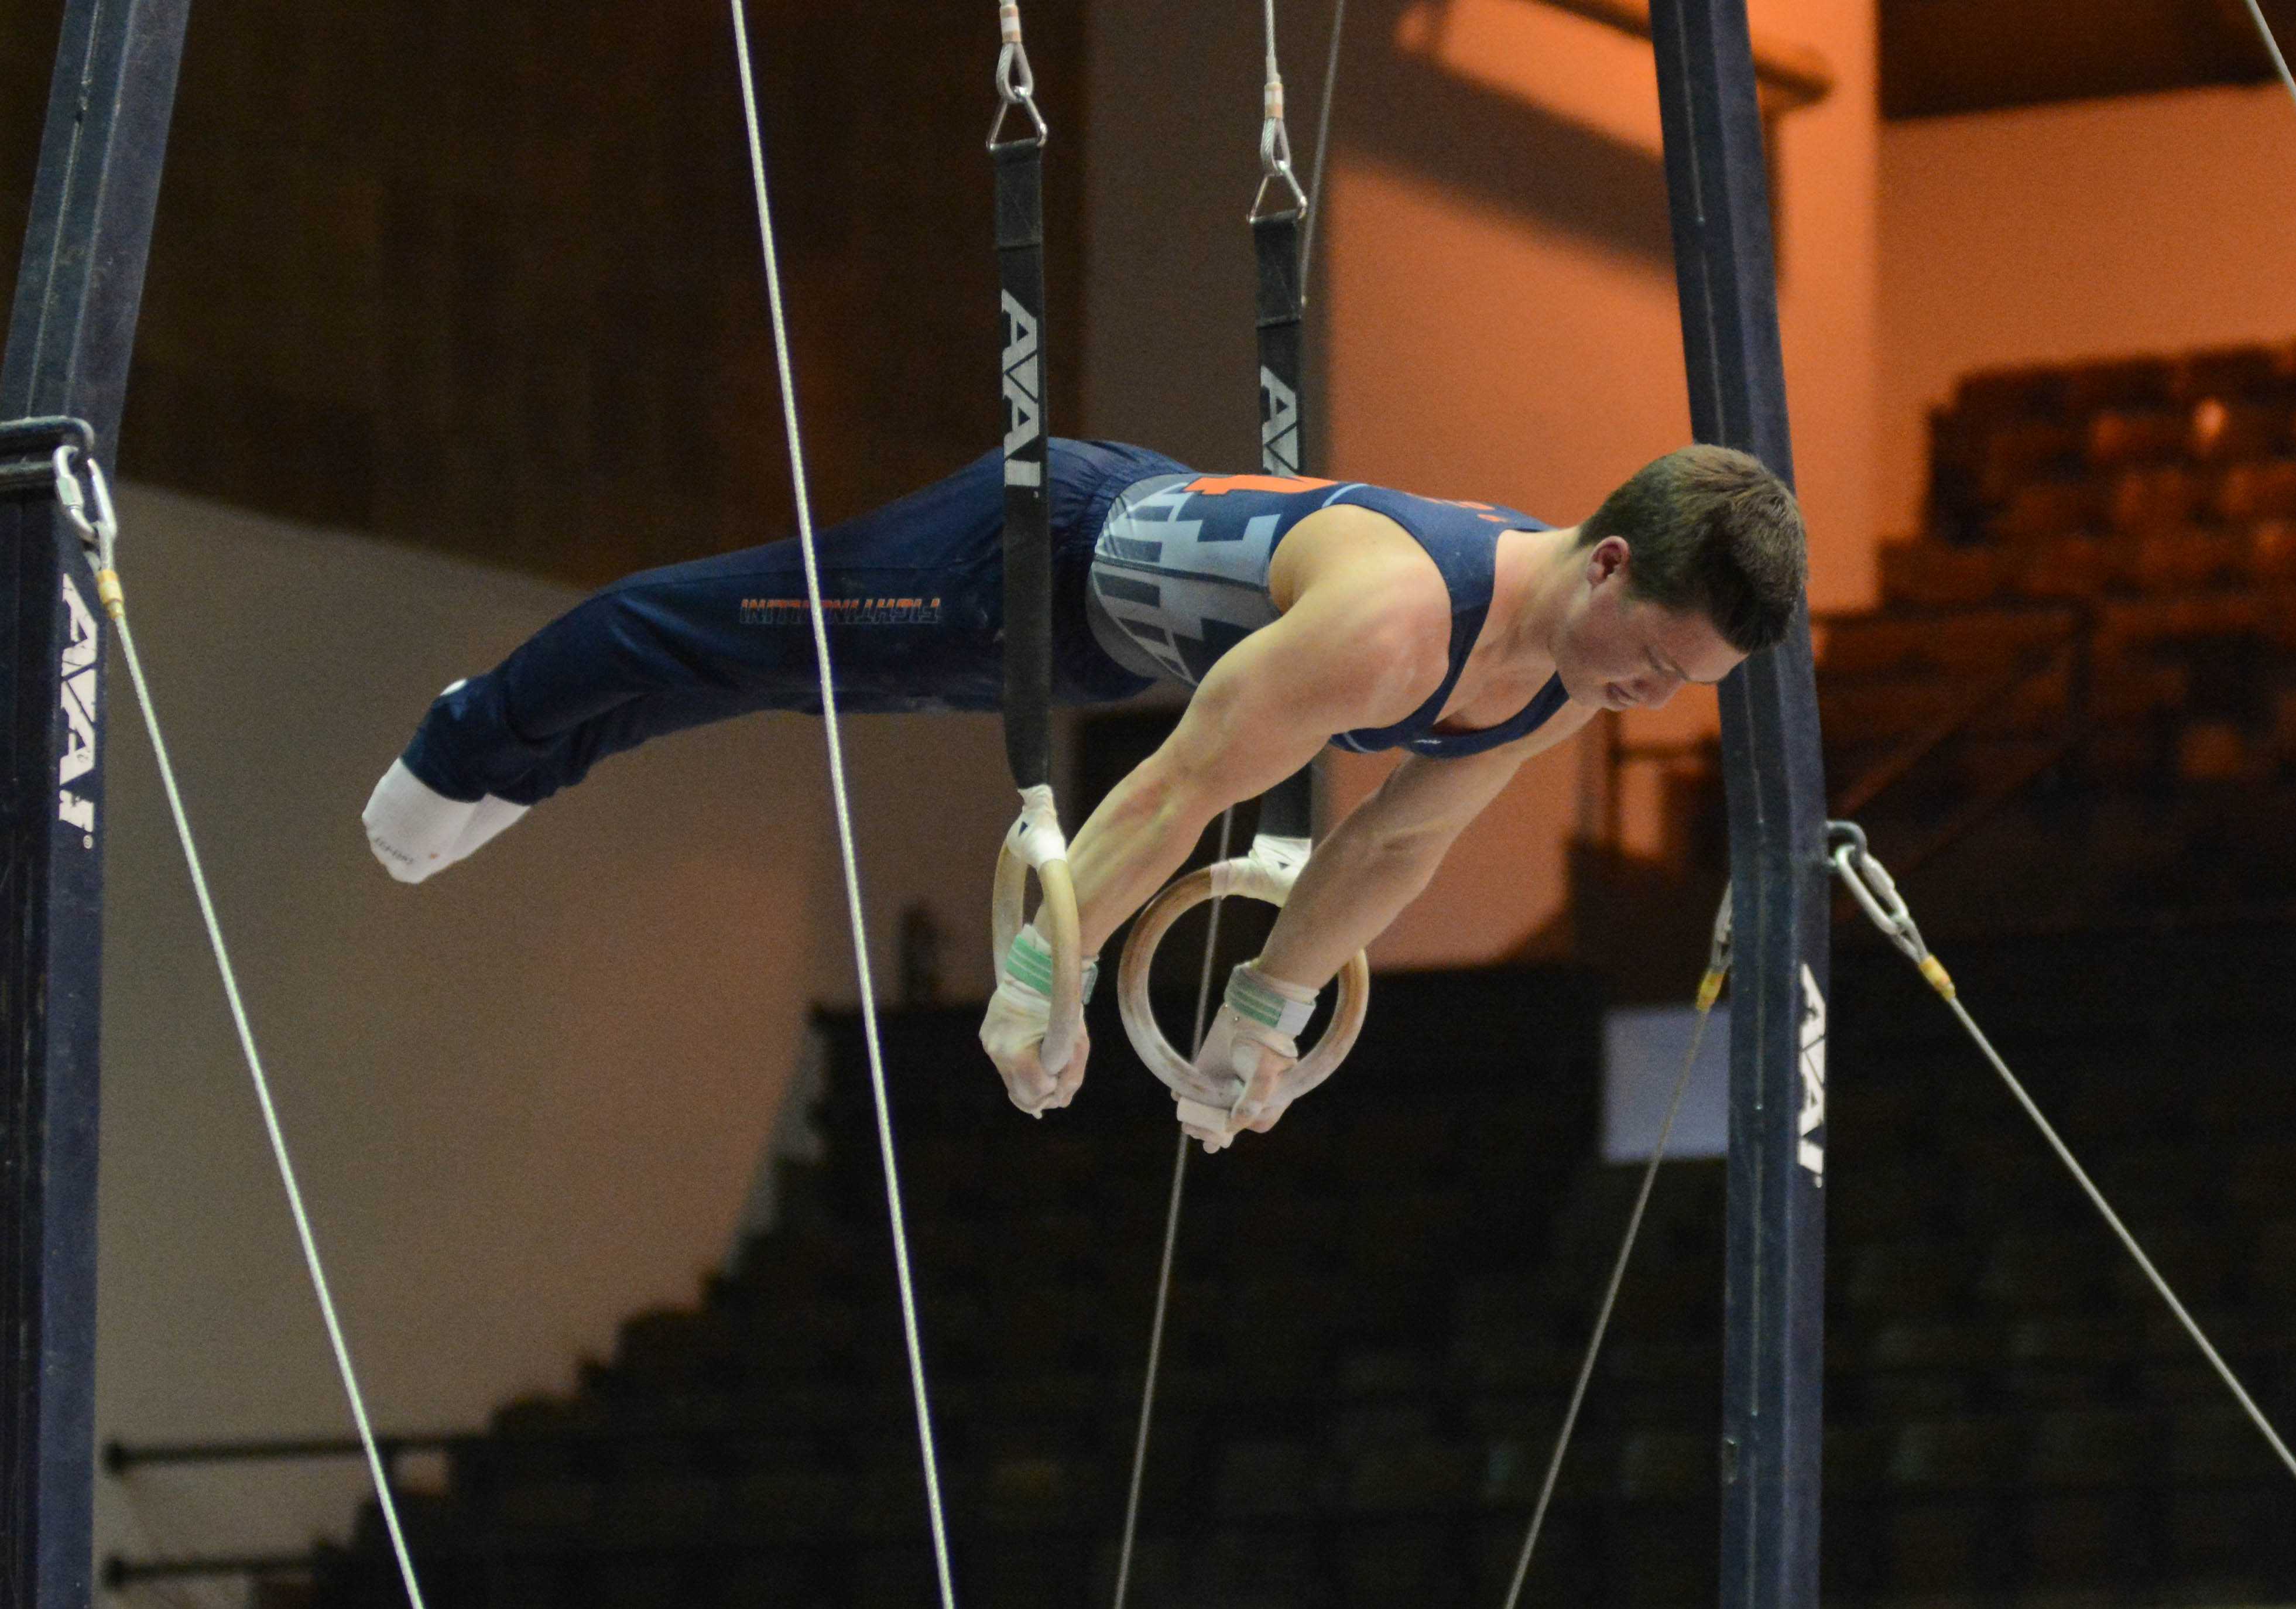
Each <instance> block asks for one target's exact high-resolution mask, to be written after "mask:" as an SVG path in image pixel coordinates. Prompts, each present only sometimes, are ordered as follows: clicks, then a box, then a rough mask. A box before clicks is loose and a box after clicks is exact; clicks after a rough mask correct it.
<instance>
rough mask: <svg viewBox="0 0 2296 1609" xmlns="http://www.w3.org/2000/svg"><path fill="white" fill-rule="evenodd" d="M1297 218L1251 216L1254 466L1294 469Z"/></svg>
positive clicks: (1297, 446)
mask: <svg viewBox="0 0 2296 1609" xmlns="http://www.w3.org/2000/svg"><path fill="white" fill-rule="evenodd" d="M1251 243H1252V247H1253V250H1254V252H1255V254H1256V255H1257V256H1258V258H1259V467H1260V468H1261V469H1262V470H1263V471H1264V472H1267V473H1268V474H1271V475H1296V474H1298V473H1299V472H1300V463H1301V461H1302V458H1303V452H1302V447H1301V442H1300V314H1301V311H1302V302H1301V297H1300V214H1299V213H1298V212H1296V211H1293V212H1271V213H1269V214H1268V215H1267V217H1265V218H1254V219H1252V220H1251Z"/></svg>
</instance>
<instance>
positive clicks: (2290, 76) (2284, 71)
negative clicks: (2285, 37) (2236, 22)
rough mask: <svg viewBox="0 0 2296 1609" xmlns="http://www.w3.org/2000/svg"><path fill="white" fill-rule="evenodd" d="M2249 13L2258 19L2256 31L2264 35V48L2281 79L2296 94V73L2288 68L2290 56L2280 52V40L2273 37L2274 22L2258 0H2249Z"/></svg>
mask: <svg viewBox="0 0 2296 1609" xmlns="http://www.w3.org/2000/svg"><path fill="white" fill-rule="evenodd" d="M2248 14H2249V15H2250V16H2251V17H2253V18H2255V19H2256V31H2257V32H2258V33H2259V34H2261V35H2262V36H2263V37H2264V48H2265V49H2266V51H2267V52H2268V53H2270V54H2271V57H2272V65H2273V67H2274V68H2275V69H2276V70H2277V71H2278V72H2279V74H2280V81H2281V82H2282V83H2283V84H2285V85H2286V86H2288V93H2289V94H2292V95H2296V73H2291V72H2290V71H2289V70H2288V58H2287V57H2286V56H2284V55H2282V54H2281V53H2280V41H2279V40H2277V39H2276V38H2274V37H2272V24H2271V23H2270V22H2269V21H2267V20H2266V18H2265V15H2264V7H2263V6H2262V5H2260V4H2258V3H2257V0H2248Z"/></svg>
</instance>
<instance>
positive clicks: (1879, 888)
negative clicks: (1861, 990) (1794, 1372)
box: [1825, 821, 1954, 999]
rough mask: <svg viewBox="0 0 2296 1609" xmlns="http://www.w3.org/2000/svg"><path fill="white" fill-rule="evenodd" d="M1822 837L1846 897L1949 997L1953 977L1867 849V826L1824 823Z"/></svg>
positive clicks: (1894, 881) (1894, 882) (1893, 882)
mask: <svg viewBox="0 0 2296 1609" xmlns="http://www.w3.org/2000/svg"><path fill="white" fill-rule="evenodd" d="M1825 837H1826V841H1827V842H1828V843H1830V844H1831V845H1833V849H1832V851H1831V853H1830V854H1829V855H1828V856H1827V858H1828V859H1830V860H1831V861H1832V862H1833V869H1834V871H1835V873H1836V874H1839V875H1840V877H1841V881H1842V882H1844V883H1845V884H1847V885H1848V887H1849V897H1850V898H1851V899H1855V900H1857V903H1858V905H1859V906H1860V907H1863V908H1864V910H1865V912H1866V915H1867V916H1869V917H1871V918H1872V919H1873V923H1874V926H1875V927H1878V928H1880V929H1881V930H1882V934H1883V936H1884V937H1886V938H1887V939H1888V940H1890V943H1892V944H1894V945H1896V946H1897V947H1898V948H1899V949H1900V950H1902V951H1904V952H1905V954H1906V956H1907V958H1908V959H1910V960H1911V961H1912V962H1913V963H1914V965H1915V966H1917V967H1919V968H1920V969H1921V973H1922V976H1923V977H1924V978H1926V979H1928V980H1929V983H1930V987H1931V988H1932V989H1936V990H1937V991H1938V993H1939V994H1941V995H1943V996H1945V997H1946V998H1948V999H1951V998H1952V997H1953V995H1954V984H1953V979H1952V977H1951V976H1950V975H1949V974H1948V973H1947V972H1946V970H1945V965H1944V964H1943V963H1942V962H1940V961H1939V959H1938V958H1937V957H1936V956H1933V955H1931V953H1930V947H1929V943H1928V941H1927V940H1924V939H1923V937H1922V930H1921V929H1920V928H1918V927H1916V926H1915V925H1914V914H1913V912H1911V911H1910V910H1908V909H1907V908H1906V897H1905V896H1904V895H1903V894H1900V893H1899V892H1898V882H1897V879H1895V878H1893V877H1891V876H1890V873H1889V868H1887V867H1886V866H1883V865H1882V863H1881V862H1880V861H1878V860H1876V859H1874V855H1873V851H1872V850H1869V849H1867V848H1866V829H1865V828H1863V827H1861V826H1859V825H1857V823H1856V822H1854V821H1829V822H1827V823H1826V824H1825Z"/></svg>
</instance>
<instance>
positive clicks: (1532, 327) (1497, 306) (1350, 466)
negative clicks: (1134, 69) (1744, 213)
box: [1324, 0, 1876, 965]
mask: <svg viewBox="0 0 2296 1609" xmlns="http://www.w3.org/2000/svg"><path fill="white" fill-rule="evenodd" d="M1357 19H1360V21H1361V22H1362V24H1363V32H1362V33H1361V34H1359V35H1358V37H1357V43H1356V46H1355V48H1354V49H1353V50H1352V51H1351V52H1350V54H1349V67H1348V72H1349V75H1350V77H1349V78H1348V79H1347V80H1346V83H1345V87H1344V88H1343V90H1342V99H1341V114H1340V117H1341V140H1340V141H1339V142H1338V143H1337V155H1336V158H1335V168H1334V176H1333V182H1332V184H1331V194H1330V198H1329V199H1330V204H1329V207H1328V209H1327V213H1326V217H1325V219H1324V223H1325V225H1326V227H1327V228H1328V230H1329V235H1328V241H1329V248H1330V250H1329V255H1328V258H1327V265H1328V270H1329V277H1328V278H1327V279H1326V280H1325V282H1324V283H1326V285H1327V286H1328V287H1329V299H1330V300H1329V306H1328V308H1327V311H1326V316H1327V318H1328V320H1329V323H1330V328H1329V330H1328V332H1327V339H1328V341H1329V343H1330V356H1329V362H1330V365H1331V374H1332V380H1331V396H1332V400H1331V421H1332V423H1331V428H1332V433H1333V454H1332V467H1333V472H1336V473H1341V474H1345V475H1349V476H1357V477H1361V478H1363V479H1365V480H1378V481H1387V482H1391V483H1395V484H1399V485H1402V486H1404V487H1406V488H1411V489H1415V490H1423V491H1426V492H1430V493H1434V494H1437V495H1442V496H1456V497H1479V498H1486V499H1489V500H1492V501H1499V502H1506V503H1512V504H1514V505H1518V506H1521V507H1522V508H1525V509H1528V510H1529V511H1530V512H1532V513H1538V514H1540V515H1542V516H1543V517H1545V518H1547V519H1550V520H1553V521H1555V522H1557V523H1567V522H1570V521H1576V520H1579V519H1581V518H1583V517H1584V516H1585V515H1586V514H1587V513H1590V512H1591V511H1592V510H1593V508H1594V506H1595V504H1596V503H1598V502H1599V501H1600V500H1601V498H1602V497H1603V494H1604V493H1605V492H1606V491H1608V490H1609V489H1610V488H1611V486H1613V485H1614V484H1616V483H1617V482H1618V481H1619V480H1621V479H1623V478H1624V477H1625V476H1626V475H1627V474H1628V473H1629V472H1632V471H1633V470H1634V469H1635V468H1636V467H1637V466H1638V465H1640V464H1643V463H1644V462H1645V461H1646V460H1648V459H1649V458H1651V457H1653V456H1656V455H1658V454H1660V453H1662V452H1664V451H1667V450H1668V449H1669V448H1670V447H1676V446H1678V445H1680V444H1681V442H1682V441H1683V440H1685V439H1686V438H1687V436H1688V432H1689V415H1688V405H1687V402H1686V400H1685V383H1684V378H1683V371H1682V346H1681V337H1680V333H1679V324H1678V317H1677V308H1676V299H1675V283H1674V270H1673V259H1672V246H1671V241H1670V236H1669V226H1668V221H1667V216H1666V192H1665V176H1664V170H1663V166H1662V160H1661V144H1660V136H1659V119H1658V95H1657V89H1656V86H1655V83H1654V80H1653V78H1652V71H1651V58H1650V51H1649V47H1648V46H1647V45H1643V44H1641V43H1639V42H1637V41H1635V40H1632V39H1629V38H1626V37H1622V36H1620V35H1617V34H1614V33H1611V32H1610V31H1608V30H1606V29H1601V28H1599V27H1596V26H1595V25H1594V24H1592V23H1588V22H1586V21H1581V20H1579V19H1578V18H1575V17H1570V16H1567V15H1564V14H1562V13H1560V12H1554V11H1552V10H1549V9H1547V8H1544V7H1540V6H1536V5H1531V4H1524V3H1523V0H1419V3H1417V4H1400V5H1398V4H1387V5H1384V6H1382V5H1380V4H1368V5H1363V6H1360V7H1358V8H1357ZM1753 21H1754V25H1755V27H1756V29H1758V30H1760V31H1764V32H1767V33H1769V34H1773V35H1775V36H1776V37H1778V38H1780V39H1781V40H1784V41H1790V42H1792V43H1794V44H1797V45H1802V46H1805V47H1808V48H1810V49H1815V50H1816V51H1817V52H1818V53H1821V54H1822V55H1824V56H1825V58H1826V59H1827V61H1828V62H1830V63H1831V64H1832V66H1833V70H1834V73H1835V75H1836V77H1837V79H1838V84H1839V86H1838V87H1837V89H1836V90H1835V92H1834V94H1833V97H1832V98H1831V99H1830V100H1829V101H1827V102H1826V103H1825V104H1823V105H1822V106H1820V107H1817V108H1816V109H1813V110H1811V111H1804V112H1801V113H1798V114H1796V115H1794V116H1792V117H1791V118H1788V119H1785V120H1784V121H1783V123H1781V124H1779V125H1778V126H1777V127H1776V136H1775V137H1776V138H1777V139H1778V141H1779V150H1778V157H1777V163H1776V168H1777V171H1778V173H1779V175H1780V177H1781V183H1780V195H1779V198H1778V203H1779V215H1780V220H1781V242H1780V259H1781V262H1782V264H1783V272H1782V281H1783V283H1782V286H1781V293H1780V294H1781V302H1780V314H1781V319H1782V323H1783V328H1784V346H1785V357H1786V372H1787V383H1788V388H1789V395H1790V398H1791V400H1792V408H1793V420H1794V437H1795V457H1796V465H1797V469H1798V471H1799V476H1800V487H1801V490H1802V494H1803V498H1804V501H1805V504H1806V505H1807V508H1808V513H1809V517H1810V521H1811V529H1812V535H1813V551H1812V570H1813V576H1812V592H1813V595H1814V598H1815V599H1816V602H1817V603H1819V604H1820V605H1821V606H1825V605H1838V604H1843V603H1854V602H1857V601H1860V600H1862V599H1864V598H1865V597H1866V596H1867V595H1869V594H1870V591H1871V587H1872V580H1871V571H1872V558H1871V550H1872V546H1873V542H1874V502H1873V497H1874V492H1873V484H1872V474H1871V466H1872V462H1873V450H1872V449H1873V433H1874V401H1873V362H1874V350H1875V343H1876V335H1875V318H1876V314H1875V308H1874V289H1875V282H1874V250H1875V238H1874V142H1875V138H1876V120H1875V116H1874V110H1873V108H1874V95H1873V85H1874V61H1873V39H1872V35H1873V9H1872V6H1871V4H1866V3H1860V4H1839V3H1834V4H1821V3H1819V0H1771V3H1770V4H1757V5H1756V6H1755V8H1754V14H1753ZM1350 26H1351V27H1352V26H1355V21H1353V20H1351V22H1350ZM1713 718H1714V716H1713V702H1712V698H1711V696H1710V695H1704V694H1698V693H1697V692H1696V691H1695V690H1694V689H1693V690H1692V691H1691V692H1690V693H1687V694H1685V695H1684V696H1683V697H1681V698H1680V699H1677V701H1676V705H1675V707H1672V708H1669V710H1666V711H1664V712H1662V713H1655V714H1652V715H1650V716H1647V717H1644V718H1638V719H1637V720H1636V722H1635V723H1634V725H1633V727H1631V729H1630V733H1629V735H1630V736H1632V737H1636V738H1651V739H1655V738H1661V737H1677V736H1687V735H1693V734H1694V733H1696V732H1699V731H1701V730H1705V729H1710V727H1711V724H1712V721H1713ZM1574 759H1575V757H1574V755H1573V754H1572V753H1571V752H1570V751H1569V750H1565V751H1558V752H1556V753H1554V754H1552V755H1549V756H1547V757H1545V758H1543V759H1540V760H1538V761H1536V762H1534V763H1533V764H1532V765H1531V766H1529V767H1528V768H1525V771H1524V773H1523V775H1522V776H1521V778H1520V779H1518V781H1517V782H1516V783H1515V784H1514V785H1513V787H1512V788H1511V789H1510V790H1509V791H1508V792H1507V793H1506V794H1505V796H1504V797H1503V798H1502V799H1501V800H1500V801H1499V802H1498V803H1497V805H1495V806H1494V807H1493V808H1492V809H1490V810H1489V811H1488V813H1487V814H1486V816H1485V817H1484V818H1483V819H1482V820H1481V821H1480V822H1479V823H1477V825H1475V826H1474V827H1473V828H1472V830H1471V831H1470V832H1469V833H1468V834H1467V835H1466V837H1465V838H1464V840H1463V841H1462V842H1461V843H1460V845H1459V847H1458V848H1457V849H1456V850H1454V852H1453V853H1452V855H1451V858H1450V859H1449V860H1448V861H1447V863H1446V865H1445V866H1444V869H1443V871H1442V873H1441V874H1440V875H1439V878H1438V880H1437V882H1436V884H1435V886H1434V888H1433V889H1432V890H1431V891H1430V892H1429V894H1428V895H1427V896H1426V897H1425V898H1424V899H1422V900H1421V901H1420V902H1419V904H1418V905H1416V906H1415V907H1413V908H1412V909H1411V910H1409V911H1408V912H1406V914H1405V915H1404V916H1403V918H1402V919H1401V920H1400V921H1399V922H1398V923H1397V924H1396V925H1395V927H1394V928H1393V929H1391V930H1390V933H1389V935H1388V937H1387V939H1386V940H1383V941H1382V944H1381V946H1380V948H1378V949H1377V950H1376V951H1375V952H1374V955H1375V956H1376V957H1377V958H1378V959H1379V960H1381V961H1382V962H1384V963H1386V964H1389V965H1437V964H1444V963H1457V962H1476V961H1484V960H1488V959H1491V958H1493V957H1495V956H1499V955H1502V954H1505V953H1506V952H1508V951H1509V950H1511V949H1513V948H1515V947H1517V946H1518V945H1519V944H1520V943H1521V941H1522V940H1524V939H1525V937H1526V936H1528V935H1529V934H1530V933H1532V932H1535V931H1536V930H1537V929H1538V928H1539V927H1540V925H1541V924H1544V923H1546V921H1548V920H1549V919H1550V918H1552V917H1553V916H1554V915H1557V914H1558V912H1559V910H1560V907H1561V905H1562V898H1563V892H1564V890H1563V873H1562V850H1563V845H1564V842H1565V839H1566V835H1567V833H1568V832H1569V830H1570V823H1571V820H1572V817H1573V814H1574V809H1575V791H1574V777H1575V765H1574ZM1379 771H1380V765H1379V762H1377V761H1375V760H1370V759H1348V760H1346V761H1344V762H1342V765H1341V786H1340V790H1339V792H1340V793H1341V797H1342V798H1343V799H1344V798H1346V797H1349V796H1352V795H1357V794H1360V792H1363V791H1364V790H1365V788H1367V787H1368V786H1369V785H1370V784H1371V782H1372V781H1373V780H1374V778H1375V776H1377V775H1378V774H1379ZM1637 784H1638V786H1641V787H1642V788H1643V789H1644V791H1643V792H1638V793H1636V794H1634V795H1632V796H1630V798H1629V800H1628V821H1629V825H1630V830H1631V831H1632V832H1633V833H1635V835H1636V836H1637V837H1639V838H1643V839H1647V838H1648V837H1649V836H1651V834H1652V831H1653V824H1654V820H1655V809H1654V805H1655V793H1654V791H1653V789H1652V784H1653V779H1652V778H1648V777H1644V778H1638V779H1637Z"/></svg>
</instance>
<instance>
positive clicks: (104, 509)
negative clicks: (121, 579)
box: [54, 442, 119, 570]
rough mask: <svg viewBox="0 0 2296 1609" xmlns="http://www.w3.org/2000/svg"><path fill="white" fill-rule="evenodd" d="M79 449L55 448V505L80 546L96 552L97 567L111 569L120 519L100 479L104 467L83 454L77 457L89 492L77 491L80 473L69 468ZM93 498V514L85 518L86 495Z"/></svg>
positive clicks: (65, 446)
mask: <svg viewBox="0 0 2296 1609" xmlns="http://www.w3.org/2000/svg"><path fill="white" fill-rule="evenodd" d="M79 452H80V449H79V448H78V447H77V446H75V445H73V444H71V443H70V442H67V443H65V444H64V445H63V446H62V447H58V448H56V454H55V459H54V463H55V470H56V505H57V506H58V507H59V508H61V509H62V510H63V513H64V518H65V519H66V520H67V521H70V523H71V528H72V529H74V530H76V531H78V533H79V539H80V546H83V547H86V549H87V550H88V551H89V552H90V553H92V554H95V555H96V564H97V568H99V569H102V570H109V569H111V549H112V545H113V544H114V543H115V542H117V541H118V540H119V516H118V515H117V514H116V513H113V512H112V507H111V486H110V484H109V483H108V482H106V481H105V480H104V478H103V466H102V464H98V463H97V462H96V461H95V459H94V457H93V456H89V455H87V454H85V453H80V456H81V457H82V458H83V459H84V460H85V461H86V464H87V484H88V492H87V493H86V494H84V493H82V492H81V490H80V486H79V476H78V474H76V473H75V472H73V470H72V455H73V454H75V453H79ZM90 495H92V496H93V497H94V507H95V515H94V519H93V520H91V519H90V518H89V517H88V506H89V497H90Z"/></svg>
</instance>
